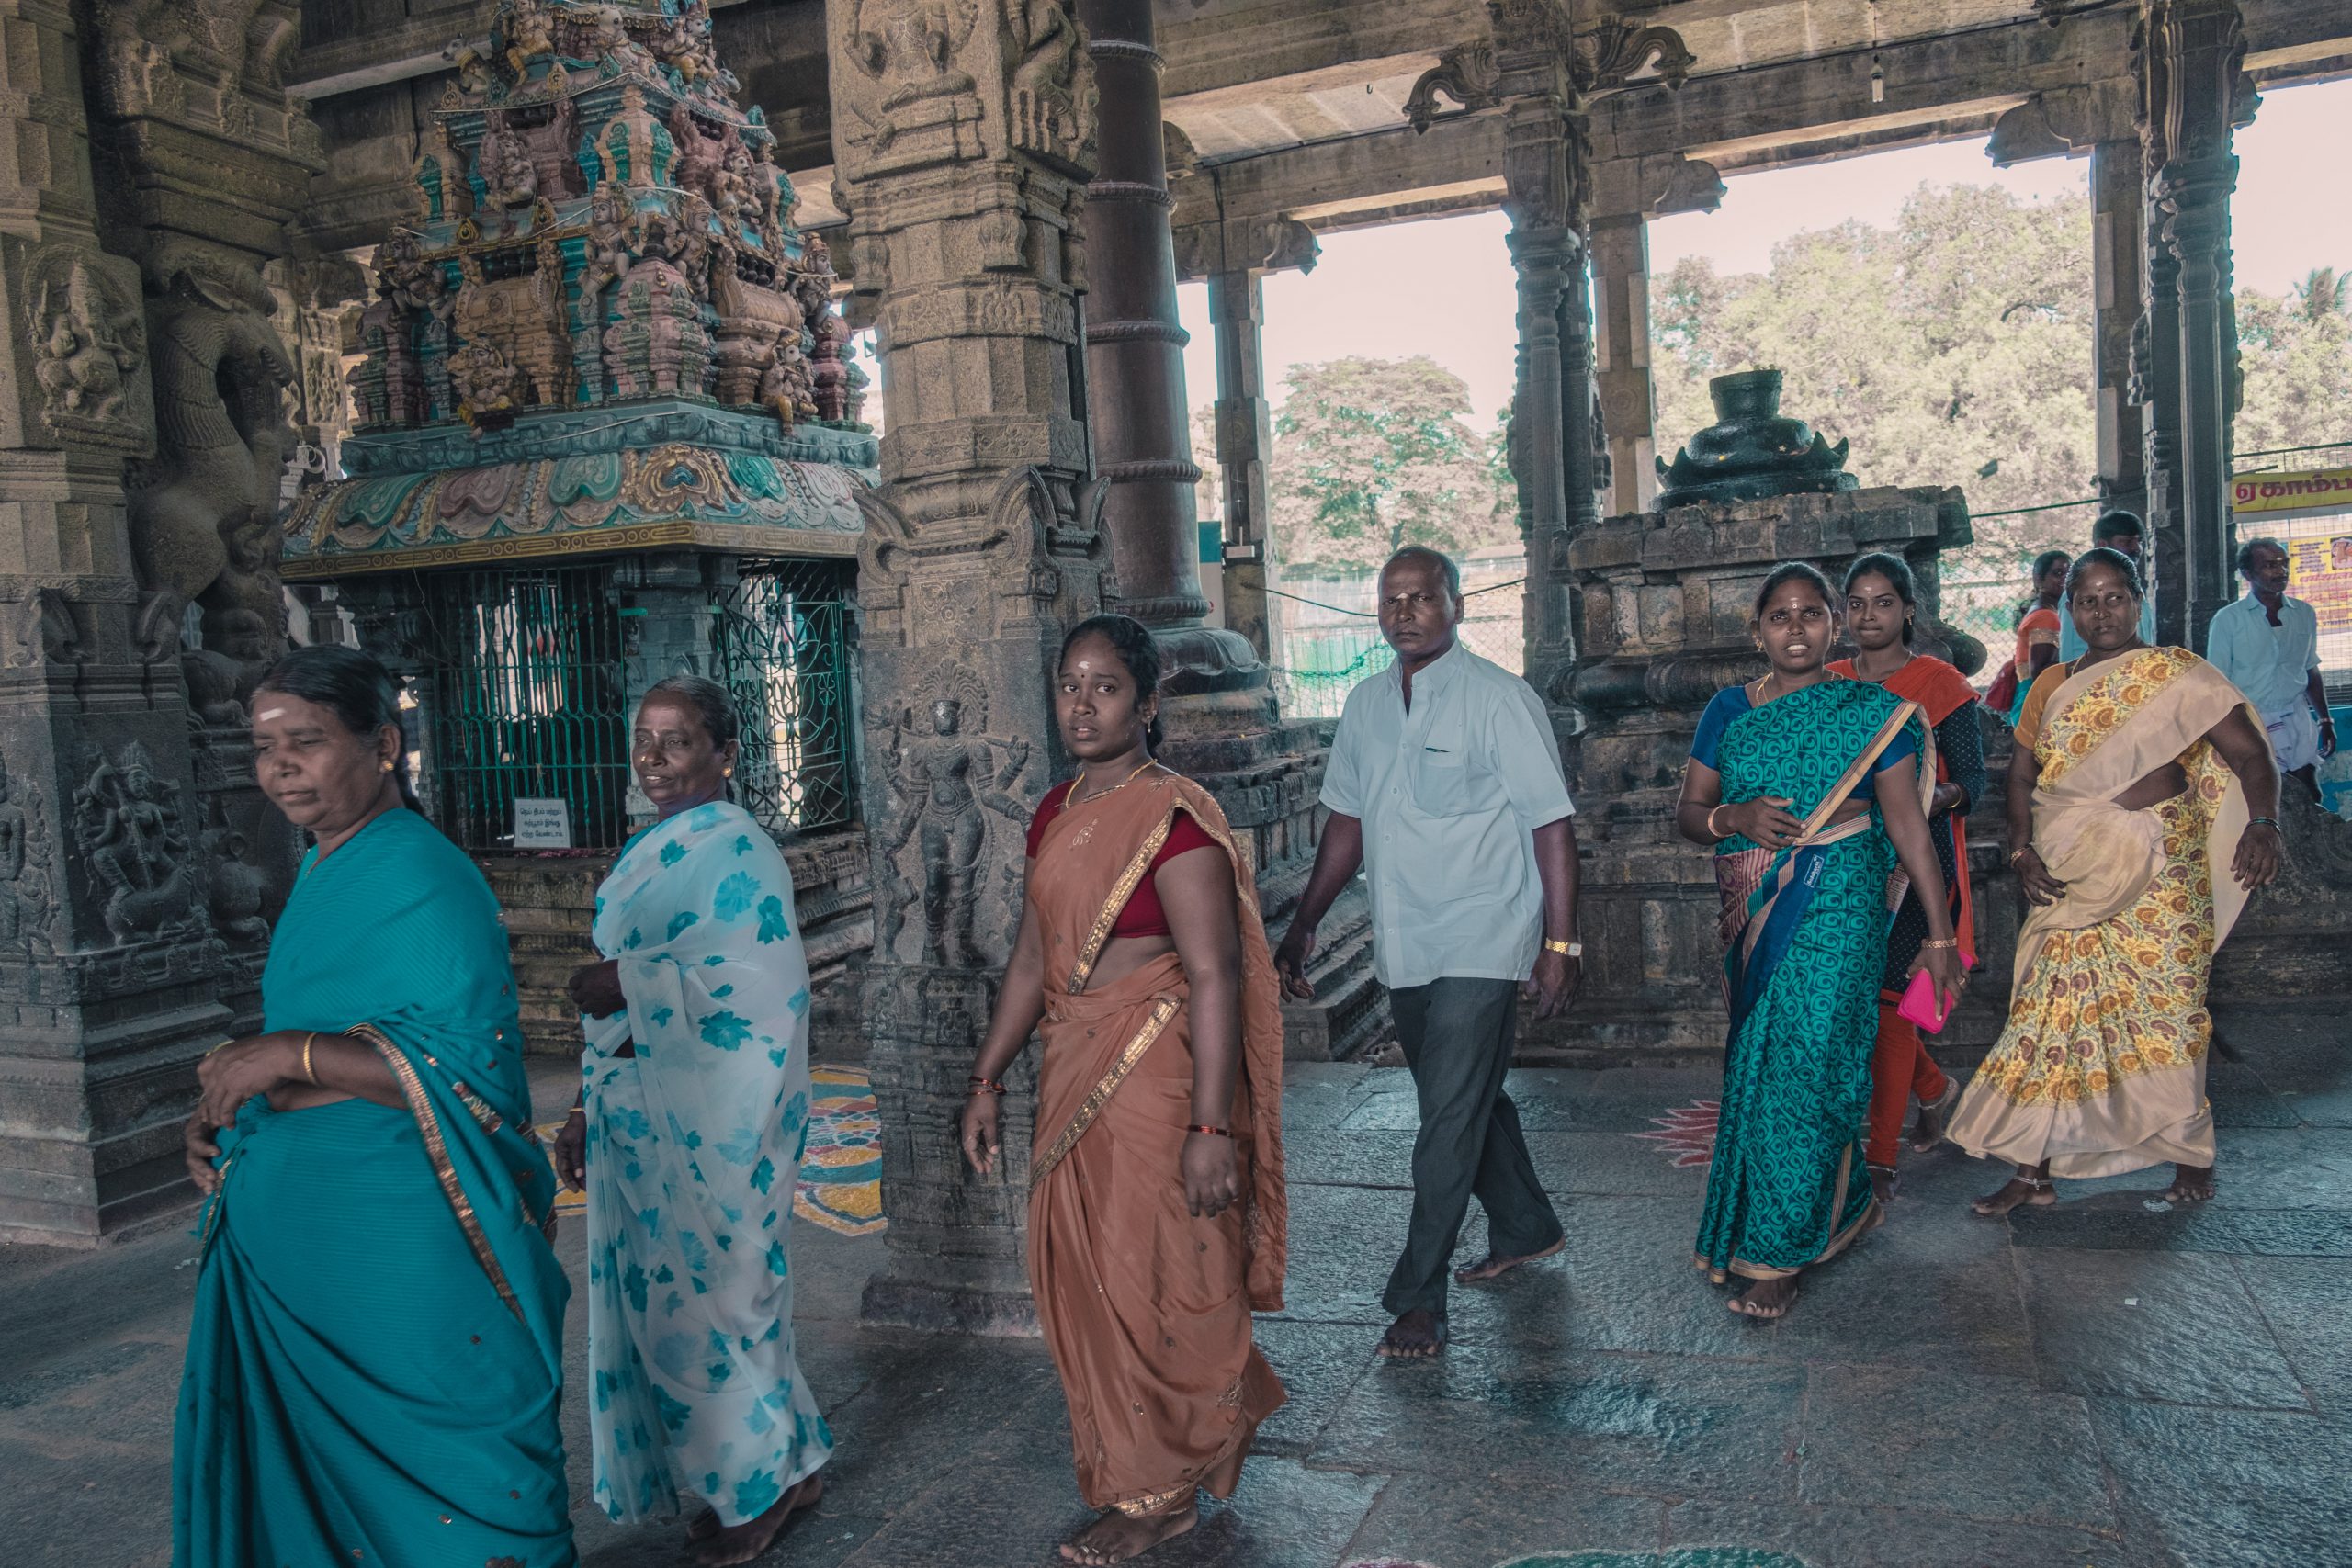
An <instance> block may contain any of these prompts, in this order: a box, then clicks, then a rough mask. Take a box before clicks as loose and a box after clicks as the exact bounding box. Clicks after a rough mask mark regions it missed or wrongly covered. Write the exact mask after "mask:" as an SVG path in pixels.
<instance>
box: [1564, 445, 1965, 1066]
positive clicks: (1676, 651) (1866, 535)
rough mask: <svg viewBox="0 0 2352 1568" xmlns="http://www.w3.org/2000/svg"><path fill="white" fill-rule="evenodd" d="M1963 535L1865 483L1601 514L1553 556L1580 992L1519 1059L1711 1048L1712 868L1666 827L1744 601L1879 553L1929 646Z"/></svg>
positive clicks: (1945, 517)
mask: <svg viewBox="0 0 2352 1568" xmlns="http://www.w3.org/2000/svg"><path fill="white" fill-rule="evenodd" d="M1970 537H1971V536H1970V531H1969V525H1968V507H1967V502H1966V501H1965V500H1964V499H1963V498H1962V494H1961V492H1960V491H1957V490H1892V489H1881V490H1861V491H1844V492H1842V493H1837V494H1826V495H1792V496H1781V497H1775V498H1771V499H1768V500H1763V501H1744V502H1732V503H1729V504H1723V505H1702V506H1688V507H1679V508H1676V509H1675V510H1673V511H1670V512H1667V513H1637V514H1634V515H1631V516H1625V517H1611V518H1610V519H1608V520H1607V521H1605V522H1603V523H1601V524H1600V525H1598V526H1596V527H1593V528H1590V529H1588V530H1586V531H1585V532H1583V533H1582V534H1580V535H1578V536H1577V537H1576V539H1575V540H1574V541H1573V542H1572V543H1571V544H1570V546H1569V547H1568V565H1569V570H1570V573H1571V576H1572V579H1573V581H1574V584H1575V589H1576V592H1577V596H1578V599H1579V601H1580V603H1581V605H1582V608H1583V613H1584V614H1583V624H1582V626H1581V627H1580V630H1579V637H1578V643H1579V646H1580V648H1581V649H1582V651H1581V654H1580V656H1579V657H1578V659H1577V665H1576V670H1575V673H1574V676H1573V677H1572V679H1571V680H1570V682H1568V689H1567V695H1568V697H1569V699H1570V700H1571V701H1572V702H1573V703H1574V705H1575V707H1576V709H1577V712H1578V713H1579V714H1580V715H1581V716H1582V717H1583V721H1584V733H1583V737H1582V741H1581V745H1580V747H1579V749H1578V756H1577V766H1576V768H1575V770H1574V771H1573V772H1572V773H1571V776H1570V778H1569V785H1570V787H1571V789H1572V790H1574V792H1575V793H1576V795H1577V805H1578V807H1579V811H1580V815H1579V816H1578V817H1577V836H1578V839H1579V840H1580V841H1581V843H1582V845H1583V847H1584V852H1585V859H1584V903H1583V910H1582V926H1583V933H1584V942H1585V962H1584V987H1583V990H1582V991H1581V992H1580V993H1579V995H1578V998H1577V1004H1576V1007H1575V1008H1574V1009H1573V1010H1571V1012H1570V1013H1569V1014H1568V1016H1567V1017H1566V1019H1564V1020H1562V1021H1558V1022H1555V1023H1553V1024H1547V1025H1538V1026H1534V1027H1532V1028H1527V1029H1523V1030H1522V1035H1521V1045H1520V1052H1521V1059H1522V1060H1531V1061H1555V1062H1562V1061H1565V1062H1615V1061H1623V1060H1628V1059H1648V1060H1657V1059H1661V1058H1667V1059H1671V1058H1680V1057H1687V1056H1692V1055H1705V1054H1708V1053H1712V1052H1714V1051H1717V1050H1720V1049H1721V1048H1722V1044H1723V1030H1724V1021H1723V1000H1722V996H1721V990H1720V987H1719V984H1718V981H1717V978H1716V976H1718V975H1719V973H1720V971H1721V965H1722V961H1723V949H1722V946H1721V944H1720V943H1719V942H1717V940H1716V935H1715V931H1716V909H1717V903H1716V897H1715V884H1714V874H1713V868H1712V867H1711V865H1710V863H1709V857H1708V854H1707V852H1706V851H1705V850H1704V849H1702V847H1700V846H1699V845H1696V844H1692V843H1689V842H1686V841H1685V840H1683V839H1682V837H1681V835H1680V834H1679V833H1678V832H1676V831H1675V828H1674V819H1673V817H1674V803H1675V800H1676V799H1677V797H1678V796H1679V793H1680V790H1681V784H1682V770H1683V766H1684V764H1685V763H1686V762H1687V761H1688V760H1689V758H1690V755H1691V736H1692V735H1693V734H1694V733H1695V732H1696V731H1697V728H1698V724H1699V715H1700V714H1701V712H1702V711H1703V710H1704V709H1705V707H1706V705H1707V704H1708V702H1709V701H1710V700H1711V699H1712V698H1713V696H1714V694H1715V693H1716V692H1718V691H1720V690H1721V689H1722V688H1724V686H1727V685H1730V684H1732V683H1734V682H1739V681H1745V680H1749V679H1752V678H1754V677H1755V676H1756V675H1758V674H1760V673H1761V672H1762V671H1763V670H1764V668H1765V664H1764V659H1763V655H1761V654H1760V653H1758V652H1757V651H1756V649H1755V645H1754V642H1753V640H1752V639H1751V638H1750V637H1749V635H1748V630H1747V625H1748V619H1749V616H1750V615H1751V613H1752V611H1753V607H1754V604H1755V599H1756V591H1757V589H1758V587H1759V586H1761V584H1762V582H1763V580H1764V578H1765V576H1766V575H1767V574H1768V573H1769V572H1770V570H1771V569H1772V567H1773V565H1774V564H1775V563H1776V562H1779V561H1783V560H1810V561H1812V562H1814V563H1815V564H1816V565H1818V566H1819V567H1821V569H1822V570H1824V571H1826V572H1827V573H1829V575H1830V577H1831V579H1832V580H1833V581H1835V580H1836V579H1837V578H1838V575H1839V574H1840V573H1841V572H1842V571H1843V570H1844V569H1845V567H1846V566H1847V564H1848V563H1849V562H1850V561H1852V560H1853V559H1854V558H1855V557H1857V556H1860V555H1863V554H1867V553H1868V552H1870V551H1872V550H1886V551H1890V552H1892V553H1894V554H1897V555H1900V556H1902V557H1903V558H1905V559H1906V560H1907V561H1909V562H1910V563H1911V567H1912V570H1913V571H1914V572H1915V573H1916V574H1917V580H1918V585H1919V611H1920V615H1919V619H1920V624H1921V625H1922V626H1923V627H1927V628H1930V636H1929V637H1928V638H1923V639H1922V646H1923V647H1930V648H1931V639H1932V637H1933V631H1932V628H1935V627H1936V626H1937V624H1938V623H1937V620H1936V612H1937V606H1938V599H1939V586H1938V585H1939V577H1938V570H1937V553H1938V552H1939V550H1942V549H1946V548H1957V547H1961V546H1964V545H1966V544H1967V543H1968V542H1969V540H1970ZM1931 650H1932V648H1931Z"/></svg>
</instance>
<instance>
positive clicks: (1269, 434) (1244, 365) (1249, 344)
mask: <svg viewBox="0 0 2352 1568" xmlns="http://www.w3.org/2000/svg"><path fill="white" fill-rule="evenodd" d="M1208 284H1209V325H1210V327H1211V329H1212V330H1213V331H1214V332H1215V333H1216V462H1217V471H1218V473H1219V475H1220V476H1221V477H1222V479H1223V483H1224V488H1225V624H1226V625H1227V626H1229V627H1230V628H1232V629H1233V630H1234V631H1236V632H1238V633H1239V634H1240V635H1241V636H1242V637H1245V638H1247V639H1248V640H1249V643H1250V648H1251V649H1252V650H1253V651H1254V652H1255V653H1256V654H1257V656H1258V659H1259V660H1260V661H1261V662H1263V661H1265V660H1268V659H1270V658H1272V651H1271V649H1272V641H1271V637H1272V632H1271V628H1270V627H1269V626H1268V624H1267V613H1266V610H1267V606H1266V588H1267V579H1266V541H1267V537H1268V531H1269V525H1270V524H1271V522H1272V497H1271V496H1270V494H1269V492H1268V490H1267V468H1266V466H1267V463H1268V462H1269V461H1270V460H1271V459H1272V457H1273V446H1274V440H1273V423H1272V416H1271V413H1270V412H1269V408H1268V405H1267V401H1266V355H1265V344H1264V339H1263V335H1262V333H1263V330H1264V327H1265V321H1266V288H1265V275H1264V274H1263V273H1262V272H1261V271H1259V270H1258V269H1256V268H1254V267H1244V268H1241V269H1239V270H1238V271H1225V270H1220V271H1217V272H1213V273H1211V274H1210V275H1209V279H1208Z"/></svg>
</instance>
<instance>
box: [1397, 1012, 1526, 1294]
mask: <svg viewBox="0 0 2352 1568" xmlns="http://www.w3.org/2000/svg"><path fill="white" fill-rule="evenodd" d="M1518 991H1519V986H1518V983H1517V982H1516V981H1511V980H1471V979H1453V978H1447V979H1441V980H1433V981H1431V982H1430V984H1428V985H1426V986H1408V987H1405V988H1404V989H1402V990H1393V991H1391V992H1389V993H1388V1008H1389V1011H1390V1013H1391V1014H1392V1015H1393V1016H1394V1017H1395V1018H1396V1020H1397V1042H1398V1043H1400V1044H1401V1045H1403V1046H1404V1048H1405V1065H1406V1066H1408V1067H1409V1068H1411V1069H1412V1073H1413V1088H1414V1089H1415V1091H1416V1092H1417V1093H1418V1094H1419V1098H1420V1109H1421V1130H1420V1133H1419V1135H1418V1136H1417V1137H1415V1138H1414V1140H1413V1221H1412V1225H1411V1228H1410V1229H1408V1231H1407V1232H1406V1235H1405V1251H1404V1255H1403V1256H1402V1257H1400V1258H1397V1267H1396V1269H1395V1270H1394V1271H1393V1272H1391V1273H1390V1274H1389V1276H1388V1290H1387V1293H1386V1294H1385V1295H1383V1296H1382V1297H1381V1304H1382V1305H1384V1306H1385V1307H1386V1308H1387V1309H1388V1311H1389V1312H1391V1313H1392V1314H1398V1315H1402V1314H1405V1313H1408V1312H1434V1313H1440V1314H1442V1313H1443V1312H1444V1311H1445V1286H1446V1278H1447V1275H1446V1270H1447V1268H1448V1266H1449V1265H1450V1264H1451V1263H1452V1262H1453V1246H1454V1243H1455V1242H1456V1241H1457V1240H1458V1239H1460V1236H1461V1234H1462V1222H1463V1219H1464V1217H1465V1216H1466V1215H1467V1214H1468V1213H1469V1212H1470V1199H1471V1196H1472V1195H1473V1194H1474V1193H1475V1194H1476V1197H1477V1199H1478V1202H1479V1204H1480V1205H1481V1206H1482V1207H1484V1208H1485V1209H1486V1211H1487V1241H1488V1243H1489V1245H1490V1247H1491V1248H1492V1250H1493V1251H1494V1252H1496V1253H1497V1254H1498V1255H1500V1256H1502V1257H1506V1258H1516V1257H1524V1256H1525V1255H1527V1254H1528V1253H1531V1252H1541V1251H1543V1250H1544V1248H1545V1247H1550V1246H1551V1245H1552V1244H1553V1243H1554V1242H1555V1241H1558V1240H1559V1239H1560V1236H1561V1234H1562V1233H1561V1230H1560V1217H1559V1215H1557V1214H1556V1213H1553V1211H1552V1201H1551V1200H1550V1199H1549V1198H1546V1197H1545V1196H1544V1184H1543V1183H1542V1182H1540V1181H1538V1180H1537V1179H1535V1162H1534V1161H1533V1160H1532V1159H1530V1158H1529V1157H1528V1155H1527V1139H1526V1137H1525V1135H1524V1134H1521V1132H1520V1130H1519V1109H1518V1107H1516V1106H1514V1105H1512V1104H1511V1102H1510V1095H1508V1094H1505V1093H1504V1092H1503V1074H1504V1073H1506V1072H1508V1071H1509V1070H1510V1053H1511V1041H1512V1037H1513V1036H1514V1035H1515V1034H1516V1033H1517V1032H1518V1025H1519V1014H1518V1010H1517V1006H1516V1002H1517V993H1518Z"/></svg>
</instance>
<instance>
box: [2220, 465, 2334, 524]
mask: <svg viewBox="0 0 2352 1568" xmlns="http://www.w3.org/2000/svg"><path fill="white" fill-rule="evenodd" d="M2230 509H2231V510H2232V511H2233V512H2235V513H2237V514H2238V515H2239V516H2241V517H2245V516H2248V515H2260V514H2262V513H2278V512H2352V468H2312V469H2308V470H2306V471H2304V472H2301V473H2293V474H2240V475H2239V476H2238V477H2237V478H2236V479H2233V480H2232V481H2231V484H2230Z"/></svg>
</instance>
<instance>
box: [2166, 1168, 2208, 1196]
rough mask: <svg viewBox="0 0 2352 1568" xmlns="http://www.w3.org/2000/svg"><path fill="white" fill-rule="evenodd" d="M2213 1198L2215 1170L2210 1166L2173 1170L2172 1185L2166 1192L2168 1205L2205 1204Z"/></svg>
mask: <svg viewBox="0 0 2352 1568" xmlns="http://www.w3.org/2000/svg"><path fill="white" fill-rule="evenodd" d="M2212 1196H2213V1168H2212V1167H2211V1166H2210V1165H2176V1166H2174V1167H2173V1168H2172V1185H2171V1186H2170V1187H2167V1188H2165V1190H2164V1193H2163V1197H2164V1200H2165V1201H2166V1202H2167V1203H2203V1202H2206V1201H2210V1200H2211V1198H2212Z"/></svg>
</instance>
